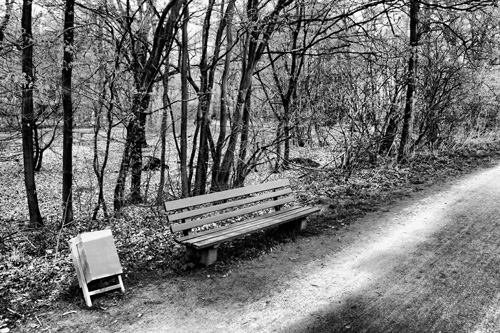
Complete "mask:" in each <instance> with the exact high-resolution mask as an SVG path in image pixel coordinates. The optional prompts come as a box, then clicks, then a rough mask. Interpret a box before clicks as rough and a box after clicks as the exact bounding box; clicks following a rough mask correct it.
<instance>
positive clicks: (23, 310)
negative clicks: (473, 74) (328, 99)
mask: <svg viewBox="0 0 500 333" xmlns="http://www.w3.org/2000/svg"><path fill="white" fill-rule="evenodd" d="M499 152H500V144H499V143H498V142H495V143H490V144H486V143H483V144H477V145H474V146H469V147H467V148H462V149H460V150H455V151H452V152H447V153H440V154H439V155H437V154H431V153H425V154H419V155H416V156H414V158H413V159H412V160H411V161H410V163H408V164H406V165H402V166H399V165H392V164H391V161H389V160H386V161H379V163H378V164H375V165H373V164H372V165H366V166H364V167H362V168H359V169H357V170H355V172H354V173H352V174H351V175H350V177H349V178H347V179H346V178H345V176H344V173H343V172H342V170H339V169H319V168H305V169H295V170H292V171H289V172H288V173H286V172H285V173H284V174H282V175H280V176H281V177H286V178H290V179H291V182H292V184H293V187H294V190H295V192H296V197H297V199H298V200H299V201H300V202H302V203H305V204H309V205H321V206H322V207H323V210H322V212H321V213H320V214H317V215H316V216H314V217H313V218H312V219H311V220H310V222H309V223H308V229H307V231H306V232H305V233H303V234H301V235H294V234H283V233H280V232H273V231H271V232H267V233H260V234H256V235H254V236H251V237H247V238H245V239H243V240H236V241H233V242H231V243H227V244H223V245H222V246H221V247H220V250H219V255H218V257H219V259H218V261H217V262H216V264H215V265H214V266H213V267H211V268H210V270H215V271H224V270H225V269H226V268H227V267H228V265H231V264H233V263H235V262H238V261H242V260H248V259H252V258H256V257H258V256H260V255H262V254H264V253H268V252H269V251H272V250H273V248H275V247H277V246H279V245H280V244H282V243H283V242H289V241H291V240H293V239H294V237H312V236H314V235H317V234H321V233H324V232H326V230H336V229H340V228H342V227H343V226H345V225H347V224H350V223H352V222H353V220H354V219H355V218H356V217H359V216H361V215H363V214H364V213H365V212H367V211H370V210H374V209H376V208H377V206H378V205H380V204H382V203H387V202H390V201H393V200H397V199H398V198H401V197H404V196H408V195H410V193H411V192H414V191H419V190H422V189H423V188H424V187H426V186H429V185H432V184H435V183H436V182H440V181H443V180H446V179H448V178H450V177H455V176H458V175H461V174H464V173H466V172H470V171H471V170H473V169H475V168H477V167H479V166H485V165H488V164H489V163H490V162H491V161H493V160H495V159H498V157H499ZM106 228H109V229H111V230H112V232H113V236H114V238H115V242H116V246H117V250H118V253H119V256H120V260H121V263H122V266H123V269H124V272H125V274H124V279H125V283H126V284H127V285H128V286H130V285H134V284H135V283H139V281H141V280H144V279H150V278H151V277H153V279H154V277H155V276H162V277H165V276H176V275H183V274H190V272H192V271H195V270H197V269H199V268H198V267H196V266H195V265H193V264H192V263H189V262H186V260H185V257H184V248H183V247H182V246H179V245H178V244H177V243H175V242H174V240H173V237H172V235H171V233H170V232H169V230H168V225H166V223H165V220H164V219H162V217H161V213H160V212H158V211H157V209H156V208H154V206H152V205H142V206H132V207H128V208H127V209H126V211H125V214H124V217H123V218H121V219H109V220H103V219H100V220H96V221H92V220H76V221H74V222H73V223H71V224H70V225H68V226H66V227H65V228H63V229H62V230H61V229H60V228H59V224H58V223H57V220H56V219H54V220H49V221H47V223H46V226H45V227H44V228H42V229H39V230H30V229H28V228H27V227H26V226H24V225H23V224H22V225H19V223H18V221H2V223H1V224H0V328H2V325H3V326H10V325H15V323H16V322H17V321H23V320H26V319H28V318H32V317H33V316H34V315H35V314H36V313H40V312H43V311H44V309H47V308H49V307H51V306H52V305H53V304H54V302H56V301H66V302H70V303H76V304H78V305H79V306H80V307H81V308H85V303H84V302H83V298H82V297H81V293H80V291H79V288H78V282H77V280H76V274H75V272H74V268H73V265H72V262H71V258H70V251H69V247H68V240H69V239H70V238H72V237H74V236H76V235H77V234H78V233H81V232H86V231H93V230H102V229H106ZM113 297H115V298H116V297H121V296H116V294H114V296H109V297H108V298H106V297H103V298H100V299H99V300H98V302H97V303H95V304H96V306H97V307H99V306H105V303H106V301H111V300H110V299H111V298H113Z"/></svg>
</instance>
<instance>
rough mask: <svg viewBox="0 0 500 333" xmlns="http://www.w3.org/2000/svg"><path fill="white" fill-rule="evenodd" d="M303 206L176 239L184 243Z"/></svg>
mask: <svg viewBox="0 0 500 333" xmlns="http://www.w3.org/2000/svg"><path fill="white" fill-rule="evenodd" d="M301 208H303V207H300V206H293V207H289V208H287V209H283V210H279V211H277V212H271V213H269V214H265V215H262V216H257V217H255V218H254V219H247V220H243V221H239V222H236V223H232V224H228V225H225V226H222V227H216V228H212V229H207V230H203V231H200V232H197V233H192V234H190V235H187V236H181V237H178V238H176V239H175V241H176V242H178V243H181V244H183V243H185V242H187V241H189V240H190V239H193V238H199V239H201V237H204V236H206V235H209V234H211V233H220V232H221V231H222V230H225V229H230V228H234V227H235V224H246V223H253V222H254V220H257V219H259V218H264V217H272V216H275V215H279V214H285V213H287V212H289V211H295V210H297V209H301Z"/></svg>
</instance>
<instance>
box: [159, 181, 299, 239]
mask: <svg viewBox="0 0 500 333" xmlns="http://www.w3.org/2000/svg"><path fill="white" fill-rule="evenodd" d="M293 201H295V198H294V196H293V192H292V189H291V188H290V182H289V180H288V179H281V180H277V181H273V182H268V183H264V184H259V185H251V186H247V187H241V188H237V189H232V190H226V191H222V192H216V193H210V194H205V195H200V196H196V197H191V198H185V199H180V200H175V201H167V202H165V210H166V212H167V219H168V222H170V223H175V224H172V225H171V227H170V229H171V230H172V232H181V231H184V232H185V231H188V230H190V229H192V228H197V227H201V226H203V225H205V224H211V223H217V222H220V221H223V220H226V219H229V218H233V217H238V216H242V215H245V214H249V213H253V212H257V211H261V210H264V209H268V208H274V209H276V210H279V209H280V207H281V206H283V205H284V204H287V203H290V202H293ZM242 206H243V207H242ZM207 214H208V215H209V216H206V215H207ZM176 222H179V223H176Z"/></svg>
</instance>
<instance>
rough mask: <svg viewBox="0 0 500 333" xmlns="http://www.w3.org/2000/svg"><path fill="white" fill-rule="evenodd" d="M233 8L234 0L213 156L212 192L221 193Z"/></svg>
mask: <svg viewBox="0 0 500 333" xmlns="http://www.w3.org/2000/svg"><path fill="white" fill-rule="evenodd" d="M233 8H234V0H233V1H231V3H230V4H229V6H228V9H227V12H226V13H227V15H226V17H225V18H224V20H225V24H226V56H225V59H224V71H223V73H222V79H221V81H222V82H221V95H220V116H219V124H220V127H219V137H218V139H217V144H216V146H215V152H214V156H213V167H212V183H211V186H210V190H211V191H212V192H214V191H219V190H220V186H219V180H218V175H219V172H220V164H221V160H222V150H223V147H224V144H225V142H226V133H227V131H226V126H227V118H228V114H227V112H228V110H227V100H228V95H227V86H228V81H229V73H230V70H231V56H232V49H233V34H232V30H231V29H232V18H233Z"/></svg>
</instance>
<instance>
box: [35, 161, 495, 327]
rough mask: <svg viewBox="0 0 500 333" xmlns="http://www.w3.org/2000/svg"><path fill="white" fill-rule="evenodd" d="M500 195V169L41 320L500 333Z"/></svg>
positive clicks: (113, 324) (50, 323) (52, 322)
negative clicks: (222, 265)
mask: <svg viewBox="0 0 500 333" xmlns="http://www.w3.org/2000/svg"><path fill="white" fill-rule="evenodd" d="M499 188H500V165H498V164H497V165H496V166H495V167H493V168H489V169H485V170H480V171H476V172H474V173H472V174H471V175H468V176H465V177H461V178H460V179H458V180H453V181H449V182H446V183H442V184H440V185H439V186H430V187H427V188H426V189H424V190H423V191H420V192H419V193H415V194H414V195H412V196H411V197H410V198H407V199H405V200H403V201H400V202H398V203H397V204H386V205H382V206H380V207H378V210H377V211H376V212H371V213H368V214H367V215H365V216H364V217H363V218H360V219H357V220H356V221H353V223H352V224H351V225H349V226H348V227H346V228H343V229H342V230H339V231H330V232H325V233H323V234H322V235H317V236H314V237H312V236H311V235H309V236H304V237H299V238H297V239H295V240H294V241H292V242H287V243H285V244H282V245H281V246H279V248H277V249H275V250H274V251H272V252H271V253H268V254H265V255H262V256H259V257H257V258H254V259H252V260H247V261H244V262H239V263H238V264H233V265H228V266H227V267H226V269H227V270H226V271H225V272H220V271H216V270H213V269H198V270H196V271H193V272H192V273H190V274H188V275H184V276H176V277H172V276H166V277H165V278H163V279H162V278H158V279H156V280H154V281H151V280H149V281H147V280H146V281H143V282H142V283H140V284H136V285H134V286H133V287H132V288H128V291H127V293H126V295H125V296H123V297H120V299H119V300H117V301H116V303H114V304H113V305H112V306H109V307H106V308H104V307H100V308H98V309H94V310H85V309H82V308H78V307H75V306H72V307H68V308H66V309H65V310H66V312H64V313H63V312H61V310H59V311H57V312H56V311H53V310H52V311H50V312H48V313H46V314H44V316H40V317H39V323H43V325H44V326H43V328H44V329H45V331H47V332H124V333H125V332H126V333H132V332H178V333H184V332H186V333H188V332H189V333H190V332H256V333H257V332H259V333H261V332H297V333H299V332H301V333H302V332H303V333H305V332H314V333H321V332H375V333H376V332H406V333H408V332H478V333H479V332H498V331H499V330H500V311H499V309H500V268H499V267H500V256H499V255H498V253H499V250H500V243H499V242H498V239H499V238H500V219H499V216H500V191H499ZM105 297H107V298H109V297H110V296H105ZM31 324H32V325H37V324H38V323H37V322H36V321H32V322H31ZM39 331H42V330H39Z"/></svg>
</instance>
